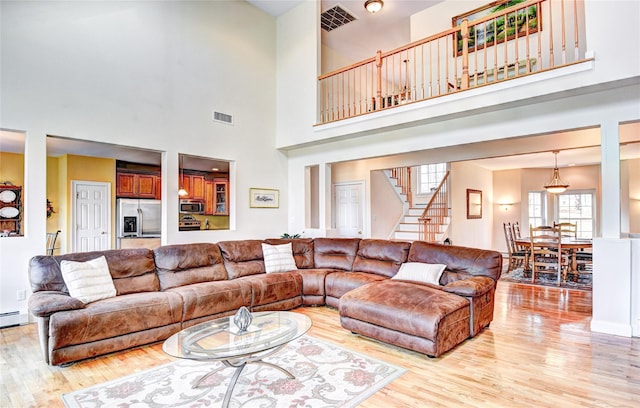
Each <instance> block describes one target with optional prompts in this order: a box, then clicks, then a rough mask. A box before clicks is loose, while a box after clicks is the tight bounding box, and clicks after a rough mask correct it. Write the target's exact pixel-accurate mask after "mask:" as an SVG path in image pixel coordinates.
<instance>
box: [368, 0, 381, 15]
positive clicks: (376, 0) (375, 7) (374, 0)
mask: <svg viewBox="0 0 640 408" xmlns="http://www.w3.org/2000/svg"><path fill="white" fill-rule="evenodd" d="M383 5H384V3H383V2H382V0H367V1H365V2H364V8H366V9H367V11H368V12H369V13H372V14H373V13H377V12H378V11H380V10H382V6H383Z"/></svg>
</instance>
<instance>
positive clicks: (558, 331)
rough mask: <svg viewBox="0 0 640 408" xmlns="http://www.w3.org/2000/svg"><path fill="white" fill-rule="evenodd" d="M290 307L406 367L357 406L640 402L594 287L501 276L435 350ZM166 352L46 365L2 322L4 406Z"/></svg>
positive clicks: (346, 341) (329, 334)
mask: <svg viewBox="0 0 640 408" xmlns="http://www.w3.org/2000/svg"><path fill="white" fill-rule="evenodd" d="M296 311H297V312H299V313H304V314H306V315H308V316H309V317H310V318H311V319H312V320H313V327H312V328H311V330H310V332H309V335H311V336H314V337H317V338H321V339H323V340H326V341H329V342H334V343H337V344H340V345H342V346H344V347H347V348H350V349H353V350H358V351H360V352H363V353H365V354H367V355H370V356H373V357H376V358H379V359H381V360H385V361H389V362H391V363H394V364H397V365H400V366H403V367H405V368H407V369H408V372H407V373H406V374H404V375H403V376H402V377H400V378H399V379H397V380H395V381H394V382H392V383H391V384H390V385H388V386H387V387H385V388H384V389H383V390H381V391H380V392H378V393H377V394H375V395H374V396H372V397H371V398H369V399H367V400H366V401H365V402H363V403H362V404H361V406H362V407H367V408H373V407H459V406H468V407H553V408H558V407H563V408H565V407H639V406H640V339H638V338H633V339H630V338H625V337H617V336H610V335H604V334H599V333H591V332H590V331H589V322H590V319H591V292H583V291H575V290H567V289H559V288H545V287H538V286H528V285H521V284H516V283H508V282H502V281H501V282H500V283H499V284H498V291H497V295H496V309H495V317H494V321H493V323H492V324H491V326H490V328H488V329H486V330H485V331H483V332H482V333H480V334H479V335H478V336H476V337H475V338H473V339H471V340H467V341H466V342H464V343H463V344H461V345H460V346H458V347H457V348H455V349H453V350H452V351H450V352H448V353H446V354H445V355H444V356H442V357H440V358H437V359H430V358H428V357H426V356H424V355H422V354H419V353H414V352H411V351H408V350H404V349H401V348H398V347H393V346H390V345H387V344H384V343H380V342H377V341H374V340H369V339H366V338H363V337H360V336H357V335H354V334H351V333H350V332H348V331H346V330H344V329H342V328H341V327H340V323H339V316H338V313H337V311H336V310H334V309H330V308H325V307H313V308H299V309H297V310H296ZM172 360H173V359H172V358H171V357H169V356H167V355H165V354H164V353H163V352H162V346H161V344H160V343H158V344H153V345H151V346H145V347H140V348H136V349H134V350H130V351H126V352H121V353H115V354H111V355H109V356H106V357H100V358H95V359H92V360H88V361H83V362H79V363H76V364H74V365H72V366H69V367H51V366H48V365H46V364H45V363H44V362H43V359H42V356H41V354H40V349H39V345H38V339H37V330H36V325H35V324H30V325H26V326H21V327H14V328H6V329H2V330H0V374H1V377H0V378H1V383H0V394H1V395H0V406H1V407H20V408H22V407H62V406H63V404H62V401H61V399H60V394H62V393H66V392H69V391H73V390H77V389H80V388H84V387H88V386H90V385H93V384H97V383H101V382H105V381H108V380H112V379H116V378H119V377H122V376H125V375H128V374H131V373H134V372H139V371H142V370H145V369H147V368H151V367H153V366H156V365H160V364H164V363H167V362H170V361H172Z"/></svg>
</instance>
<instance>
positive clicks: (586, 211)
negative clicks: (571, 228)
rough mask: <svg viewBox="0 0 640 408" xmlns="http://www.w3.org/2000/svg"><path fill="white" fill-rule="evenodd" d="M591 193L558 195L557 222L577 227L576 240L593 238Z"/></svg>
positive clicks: (592, 196) (592, 202) (592, 195)
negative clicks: (568, 223)
mask: <svg viewBox="0 0 640 408" xmlns="http://www.w3.org/2000/svg"><path fill="white" fill-rule="evenodd" d="M594 202H595V200H594V193H593V192H571V193H564V194H559V195H558V222H570V223H573V224H576V226H577V230H578V231H577V237H578V238H593V222H594V219H593V214H594V211H593V210H594V208H593V204H594Z"/></svg>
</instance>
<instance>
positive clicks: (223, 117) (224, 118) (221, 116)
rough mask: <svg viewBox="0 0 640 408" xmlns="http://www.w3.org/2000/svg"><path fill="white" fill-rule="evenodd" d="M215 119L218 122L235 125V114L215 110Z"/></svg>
mask: <svg viewBox="0 0 640 408" xmlns="http://www.w3.org/2000/svg"><path fill="white" fill-rule="evenodd" d="M213 120H214V121H216V122H222V123H226V124H228V125H233V116H231V115H227V114H226V113H221V112H216V111H213Z"/></svg>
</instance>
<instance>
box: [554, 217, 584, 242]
mask: <svg viewBox="0 0 640 408" xmlns="http://www.w3.org/2000/svg"><path fill="white" fill-rule="evenodd" d="M553 227H554V228H558V229H559V230H560V236H562V237H569V238H577V236H578V225H577V224H574V223H571V222H555V221H554V222H553Z"/></svg>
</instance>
